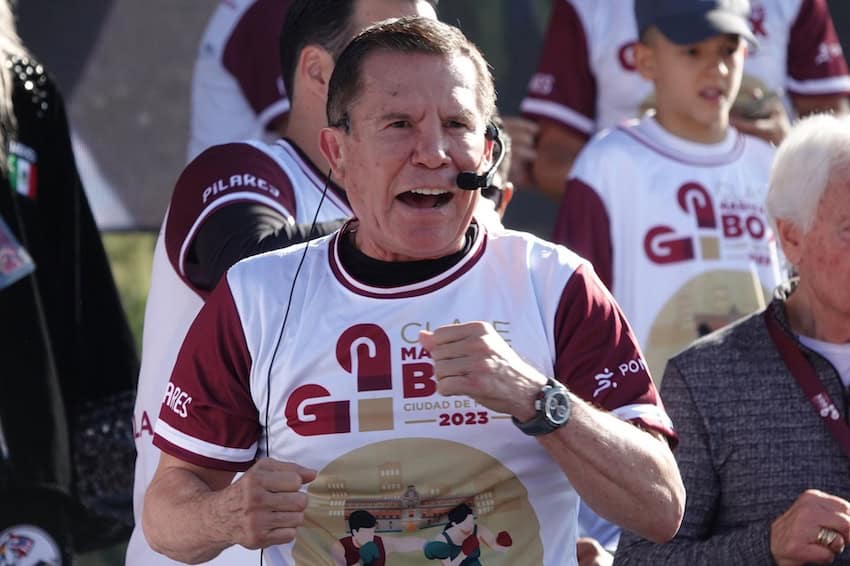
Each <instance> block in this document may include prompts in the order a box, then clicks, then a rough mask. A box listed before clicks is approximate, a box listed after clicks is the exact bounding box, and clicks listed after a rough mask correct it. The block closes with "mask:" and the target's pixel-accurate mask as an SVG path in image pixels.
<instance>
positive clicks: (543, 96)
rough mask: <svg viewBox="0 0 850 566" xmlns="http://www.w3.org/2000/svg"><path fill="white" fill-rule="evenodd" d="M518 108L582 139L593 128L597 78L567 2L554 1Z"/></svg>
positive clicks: (577, 21)
mask: <svg viewBox="0 0 850 566" xmlns="http://www.w3.org/2000/svg"><path fill="white" fill-rule="evenodd" d="M521 109H522V111H523V114H524V115H525V116H527V117H530V118H533V119H537V120H550V121H553V122H557V123H559V124H560V125H562V126H565V127H568V128H570V129H573V130H575V131H576V132H577V133H579V134H581V135H584V136H588V135H590V134H591V133H592V132H593V130H594V129H595V127H594V126H593V122H594V121H595V118H596V78H595V77H594V75H593V70H592V69H591V67H590V53H589V51H588V45H587V36H586V34H585V29H584V26H583V25H582V22H581V20H580V18H579V15H578V13H577V12H576V9H575V7H574V6H573V5H572V4H571V3H570V2H569V1H568V0H556V2H555V5H554V7H553V9H552V16H551V18H550V20H549V27H548V29H547V31H546V38H545V40H544V43H543V51H542V52H541V54H540V60H539V62H538V67H537V72H536V73H535V74H534V75H533V76H532V77H531V80H530V82H529V84H528V94H527V95H526V98H525V100H523V102H522V106H521Z"/></svg>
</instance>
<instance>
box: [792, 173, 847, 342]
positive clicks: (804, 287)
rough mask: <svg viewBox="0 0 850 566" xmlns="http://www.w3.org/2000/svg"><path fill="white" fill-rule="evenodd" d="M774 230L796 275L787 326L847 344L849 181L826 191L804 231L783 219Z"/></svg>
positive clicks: (804, 333)
mask: <svg viewBox="0 0 850 566" xmlns="http://www.w3.org/2000/svg"><path fill="white" fill-rule="evenodd" d="M777 228H778V232H779V237H780V239H781V241H782V250H783V252H785V255H786V256H787V257H788V260H789V261H790V262H791V263H792V264H793V265H794V266H795V267H796V268H797V271H798V273H799V274H800V284H799V286H798V287H797V289H796V290H795V291H794V293H792V294H791V297H790V298H789V299H788V301H787V302H786V305H787V308H788V318H789V321H790V323H791V327H792V328H793V329H794V330H795V331H796V332H799V333H800V334H803V335H805V336H809V337H811V338H815V339H817V340H822V341H824V342H832V343H835V344H846V343H850V179H848V178H843V179H838V180H836V181H833V182H831V183H830V184H829V185H828V186H827V187H826V189H825V190H824V193H823V196H822V197H821V200H820V202H819V203H818V207H817V211H816V212H815V219H814V221H813V222H812V225H811V226H810V227H809V229H808V230H807V231H805V232H803V231H802V230H801V229H800V228H799V227H797V226H795V225H794V224H792V223H790V222H788V221H787V220H778V221H777Z"/></svg>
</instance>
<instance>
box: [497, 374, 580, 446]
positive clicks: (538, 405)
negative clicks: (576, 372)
mask: <svg viewBox="0 0 850 566" xmlns="http://www.w3.org/2000/svg"><path fill="white" fill-rule="evenodd" d="M570 408H571V405H570V396H569V393H568V391H567V388H566V387H564V386H563V385H562V384H561V383H560V382H559V381H556V380H554V379H552V378H551V377H550V378H549V379H548V380H547V382H546V385H544V386H543V388H542V389H541V390H540V393H538V394H537V398H536V399H535V400H534V410H535V411H537V414H536V415H535V416H534V417H532V418H531V419H530V420H527V421H525V422H524V423H523V422H520V421H518V420H517V419H516V417H511V419H512V420H513V421H514V424H515V425H516V426H517V428H519V429H520V430H521V431H522V432H524V433H525V434H530V435H531V436H539V435H541V434H548V433H550V432H552V431H555V430H558V429H559V428H561V427H562V426H564V425H566V424H567V422H568V421H569V420H570Z"/></svg>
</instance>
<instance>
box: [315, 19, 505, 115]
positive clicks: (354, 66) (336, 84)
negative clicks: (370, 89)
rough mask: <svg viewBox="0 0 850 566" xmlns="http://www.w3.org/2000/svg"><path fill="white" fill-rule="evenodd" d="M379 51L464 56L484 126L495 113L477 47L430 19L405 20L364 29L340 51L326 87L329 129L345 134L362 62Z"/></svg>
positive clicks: (485, 68) (493, 96) (490, 84)
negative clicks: (473, 76)
mask: <svg viewBox="0 0 850 566" xmlns="http://www.w3.org/2000/svg"><path fill="white" fill-rule="evenodd" d="M379 51H384V52H390V53H425V54H429V55H439V56H445V57H448V56H454V55H458V56H461V57H468V58H469V60H470V61H472V64H473V65H474V67H475V70H476V72H477V74H478V77H477V85H478V105H479V110H480V111H481V113H482V115H483V118H484V123H487V122H489V121H490V119H491V118H492V116H493V114H495V112H496V89H495V87H494V85H493V75H492V73H491V72H490V67H489V66H488V65H487V61H486V60H485V59H484V56H483V55H482V54H481V52H480V51H479V50H478V47H476V46H475V44H474V43H472V42H471V41H469V39H467V38H466V36H465V35H463V32H461V31H460V30H459V29H458V28H456V27H454V26H451V25H449V24H446V23H443V22H440V21H438V20H432V19H430V18H422V17H406V18H396V19H390V20H386V21H383V22H379V23H377V24H375V25H373V26H371V27H368V28H366V29H365V30H363V31H362V32H361V33H360V34H359V35H357V36H356V37H355V38H354V39H353V40H351V43H349V44H348V46H347V47H346V48H345V50H343V52H342V54H341V55H340V56H339V58H338V59H337V62H336V66H335V67H334V71H333V74H332V75H331V79H330V83H329V84H328V102H327V115H328V125H329V126H332V127H342V128H343V129H345V130H346V131H348V129H349V126H350V124H349V122H348V121H349V115H348V112H349V110H350V107H351V105H352V104H354V102H355V101H356V100H357V97H358V96H359V95H360V90H361V88H362V86H363V77H362V71H363V63H364V61H365V60H366V58H367V57H368V56H369V55H371V54H372V53H375V52H379Z"/></svg>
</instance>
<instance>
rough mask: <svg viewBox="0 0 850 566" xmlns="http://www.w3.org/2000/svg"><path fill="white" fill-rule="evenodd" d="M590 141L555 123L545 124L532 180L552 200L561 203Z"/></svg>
mask: <svg viewBox="0 0 850 566" xmlns="http://www.w3.org/2000/svg"><path fill="white" fill-rule="evenodd" d="M586 143H587V137H586V136H584V135H582V134H579V133H578V132H577V131H575V130H571V129H569V128H565V127H563V126H560V125H558V124H556V123H554V122H548V121H546V122H543V123H542V124H541V125H540V133H539V134H538V138H537V147H536V150H537V158H536V159H535V160H534V162H533V163H532V166H531V174H532V180H533V181H534V183H535V184H536V186H537V187H539V188H540V190H542V191H543V193H544V194H546V195H547V196H548V197H549V198H551V199H552V200H554V201H556V202H560V200H561V197H562V196H563V194H564V186H565V184H566V182H567V177H568V175H569V173H570V169H572V166H573V163H574V162H575V160H576V157H577V156H578V154H579V152H580V151H581V149H582V148H583V147H584V145H585V144H586Z"/></svg>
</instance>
